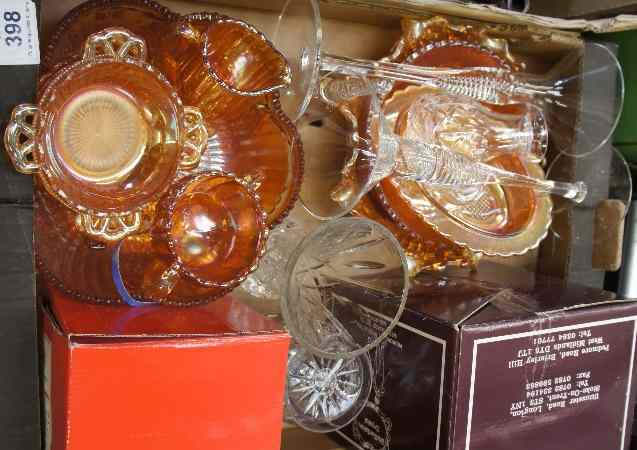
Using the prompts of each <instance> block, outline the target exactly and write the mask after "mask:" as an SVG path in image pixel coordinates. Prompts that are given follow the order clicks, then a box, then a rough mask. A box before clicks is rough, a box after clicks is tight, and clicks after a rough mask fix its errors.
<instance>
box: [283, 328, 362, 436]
mask: <svg viewBox="0 0 637 450" xmlns="http://www.w3.org/2000/svg"><path fill="white" fill-rule="evenodd" d="M343 345H344V343H343V342H342V340H341V339H339V338H338V337H337V336H328V337H326V338H325V340H324V341H323V342H322V346H323V347H324V348H326V349H334V348H339V347H340V348H342V347H343ZM373 379H374V372H373V368H372V363H371V359H370V357H369V355H368V354H367V353H363V354H361V355H358V356H354V357H351V358H339V359H328V358H322V357H320V356H316V355H314V354H313V353H311V352H310V351H308V350H307V349H306V348H304V347H303V346H301V345H298V344H297V343H295V342H294V341H293V343H292V346H291V348H290V351H289V353H288V372H287V385H286V390H285V416H286V420H290V421H292V422H294V423H296V424H297V425H299V426H300V427H302V428H305V429H306V430H309V431H313V432H317V433H328V432H331V431H336V430H338V429H341V428H343V427H344V426H346V425H348V424H349V423H351V422H352V421H353V420H354V419H355V418H356V417H357V416H358V415H359V414H360V412H361V411H362V410H363V408H364V407H365V405H366V404H367V401H368V399H369V396H370V393H371V389H372V385H373Z"/></svg>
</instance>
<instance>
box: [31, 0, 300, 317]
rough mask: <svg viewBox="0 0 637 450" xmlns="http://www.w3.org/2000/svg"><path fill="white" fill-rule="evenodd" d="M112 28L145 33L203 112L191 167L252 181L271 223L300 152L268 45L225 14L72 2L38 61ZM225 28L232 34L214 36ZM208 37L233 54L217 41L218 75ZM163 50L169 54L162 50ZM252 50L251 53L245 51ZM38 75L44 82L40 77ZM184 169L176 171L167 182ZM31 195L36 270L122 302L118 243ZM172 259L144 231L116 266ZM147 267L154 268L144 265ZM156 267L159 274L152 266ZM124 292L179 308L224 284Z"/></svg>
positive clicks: (289, 192) (158, 58)
mask: <svg viewBox="0 0 637 450" xmlns="http://www.w3.org/2000/svg"><path fill="white" fill-rule="evenodd" d="M111 25H119V26H125V27H128V28H129V29H130V30H131V31H134V32H135V33H137V34H138V35H139V36H140V37H142V38H143V39H145V40H146V41H147V42H148V47H149V48H148V58H149V60H150V61H152V62H153V64H156V65H157V68H158V69H159V70H160V71H161V72H162V73H164V74H165V75H166V77H167V78H168V79H169V81H170V82H171V84H173V86H175V87H176V88H178V89H179V90H180V92H182V93H183V94H184V95H186V96H187V97H188V98H190V99H196V100H197V102H198V104H200V105H201V107H202V108H203V109H204V110H205V112H204V120H205V122H206V124H208V125H209V126H210V128H209V129H208V130H209V136H208V137H209V138H208V142H207V146H206V149H205V151H204V152H203V155H202V160H201V164H200V165H199V166H198V168H197V170H196V171H191V172H190V173H192V172H195V173H208V172H213V171H214V172H223V173H233V174H234V175H235V176H237V177H239V178H241V179H244V180H246V182H249V183H250V185H251V186H253V187H254V189H255V191H256V194H258V196H259V198H260V202H261V207H262V209H263V210H264V211H265V212H266V213H267V224H268V225H269V226H272V225H274V224H276V223H278V222H279V221H280V220H282V219H283V218H284V217H285V215H286V214H287V213H288V211H289V210H290V209H291V207H292V205H293V204H294V202H295V201H296V199H297V197H298V191H299V187H300V184H301V178H302V173H303V154H302V146H301V141H300V139H299V136H298V133H297V131H296V128H295V127H294V125H293V124H292V123H291V121H290V120H289V119H288V118H287V117H286V116H285V115H284V114H283V112H282V110H281V108H280V105H279V101H278V93H277V92H276V89H277V86H278V85H280V84H281V83H284V82H286V80H287V74H286V70H287V65H286V64H285V61H284V60H283V61H282V60H281V59H280V58H279V57H280V55H279V54H278V52H276V51H275V50H274V49H273V48H272V46H271V44H270V43H269V42H268V41H267V40H266V39H265V38H264V37H263V35H262V34H260V33H259V32H258V31H257V30H255V29H254V28H252V27H251V26H249V25H247V24H245V23H244V22H241V21H237V20H234V19H231V18H227V17H225V16H220V15H217V14H200V15H197V16H190V17H186V18H182V17H180V16H178V15H177V14H174V13H172V12H171V11H169V10H168V9H166V8H164V7H162V6H160V5H158V4H157V3H154V2H151V1H146V0H133V1H118V0H115V1H112V0H99V1H90V2H87V3H85V4H82V5H80V6H78V7H77V8H76V9H74V10H73V11H71V12H70V13H69V14H68V15H67V16H66V17H65V18H64V19H63V20H62V21H61V25H60V26H59V27H58V29H57V30H56V32H55V33H54V35H53V36H52V38H51V40H50V44H49V45H48V46H47V48H46V54H45V56H44V58H43V59H44V60H45V64H44V66H45V67H46V68H49V69H48V70H51V68H54V67H60V66H63V65H66V64H69V62H73V61H75V60H77V59H78V58H80V57H81V51H82V48H81V40H82V39H83V38H84V37H85V36H88V35H90V34H91V33H92V32H93V31H94V30H96V29H97V30H99V29H101V28H103V27H106V26H111ZM194 27H197V29H198V30H199V31H197V33H196V34H193V36H192V37H193V40H182V37H183V36H182V35H181V32H182V31H184V30H187V29H189V28H190V29H194ZM225 33H228V34H230V35H231V36H230V38H228V39H225V40H224V39H222V37H223V35H224V34H225ZM175 38H176V39H177V40H179V41H180V45H182V47H180V48H179V49H178V51H176V48H175V47H174V46H173V45H172V44H174V43H175ZM171 41H172V43H171ZM215 42H219V43H220V45H222V44H224V45H226V46H230V47H232V48H234V49H235V50H236V51H235V53H232V52H230V53H229V52H227V51H226V50H227V47H223V46H222V47H219V48H220V49H221V50H222V52H223V54H228V55H231V56H232V57H231V58H230V59H229V60H226V62H227V64H228V66H225V67H226V69H228V70H226V71H225V72H224V70H223V69H224V66H223V65H219V64H216V65H215V63H214V62H211V61H209V58H208V57H209V55H212V56H214V54H215V49H216V47H215ZM164 48H167V49H170V51H166V52H163V49H164ZM254 48H256V49H257V50H258V51H257V52H256V53H255V54H254V55H249V53H250V51H251V49H254ZM237 49H239V50H240V51H239V50H237ZM246 52H247V53H246ZM246 55H248V56H250V58H248V59H249V60H248V62H247V64H246V74H248V75H250V76H245V77H242V78H241V77H240V78H237V79H235V78H233V77H232V76H231V74H232V73H234V72H232V69H233V68H236V67H237V64H238V63H237V61H240V60H242V59H243V60H245V57H246ZM233 64H234V65H233ZM275 66H276V70H274V67H275ZM263 67H270V68H272V69H273V70H274V75H272V76H264V75H263V70H262V69H263ZM253 75H254V76H256V77H257V78H256V79H255V80H256V81H254V80H253V79H252V76H253ZM43 77H44V82H45V81H46V77H47V75H46V73H44V74H43ZM220 81H221V82H220ZM42 83H43V81H41V84H42ZM233 87H234V89H233ZM187 175H188V173H187V172H179V173H178V176H177V178H176V179H175V182H178V181H179V179H181V177H183V176H187ZM36 191H37V193H36V206H37V208H36V211H35V220H36V221H37V227H38V235H37V236H36V257H37V263H38V268H39V270H40V271H41V272H42V273H44V274H45V275H46V276H47V277H49V278H51V279H53V280H54V281H55V283H56V284H57V285H58V286H59V287H60V288H62V289H63V290H64V291H65V292H67V293H69V294H72V295H73V296H75V297H77V298H79V299H82V300H89V301H93V302H102V303H103V302H108V303H121V302H122V301H121V299H120V297H119V295H118V292H117V290H116V287H115V285H114V283H113V280H112V275H111V265H112V260H113V258H112V255H113V251H114V249H115V248H116V245H117V244H116V243H108V242H107V243H100V242H94V241H93V240H91V239H90V238H89V237H87V236H82V235H81V234H80V233H79V232H78V228H77V224H76V222H75V220H74V218H73V217H72V212H71V211H70V210H68V209H67V208H65V207H64V206H63V205H61V204H59V202H56V201H55V200H54V199H53V198H52V197H50V196H49V195H48V193H46V192H41V187H40V189H36ZM155 208H156V205H155V204H152V205H150V206H149V208H148V210H147V211H145V214H146V216H145V217H144V223H151V222H152V221H153V220H154V218H155V217H154V216H155ZM147 228H148V226H145V229H147ZM149 249H152V250H149ZM149 252H150V254H149ZM171 258H172V255H171V253H170V249H169V247H168V245H166V244H165V242H158V241H156V240H155V239H154V237H153V235H152V233H144V234H140V235H137V236H135V237H134V238H133V237H131V239H130V240H128V241H127V242H126V250H125V251H124V252H122V260H121V262H122V264H123V265H125V266H127V267H130V265H137V266H138V267H140V268H142V267H143V273H144V274H145V276H148V277H153V276H154V275H161V273H162V272H161V271H160V272H157V271H158V270H160V268H161V267H164V269H165V266H162V263H165V262H169V261H170V260H171ZM149 264H150V265H151V266H152V265H153V264H154V265H156V267H154V268H153V267H145V266H148V265H149ZM154 269H157V270H155V272H153V270H154ZM140 285H142V284H140ZM129 288H130V292H131V294H132V295H134V296H135V297H136V298H138V299H140V300H146V301H152V300H158V301H159V302H161V303H164V304H170V305H178V306H187V305H193V304H198V303H204V302H208V301H210V300H212V299H214V298H217V297H219V296H221V295H223V294H225V293H227V292H229V291H230V289H231V287H229V286H223V287H216V286H204V285H201V284H200V283H197V282H196V281H194V280H193V279H190V278H188V277H182V278H180V279H179V280H178V281H177V282H176V284H175V286H174V287H173V289H172V291H171V293H170V295H169V296H167V297H166V298H161V299H157V298H155V299H153V298H151V297H150V296H148V295H146V294H147V293H146V292H144V291H143V290H142V291H140V290H139V289H136V287H135V286H134V285H132V286H129Z"/></svg>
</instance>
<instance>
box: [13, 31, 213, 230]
mask: <svg viewBox="0 0 637 450" xmlns="http://www.w3.org/2000/svg"><path fill="white" fill-rule="evenodd" d="M207 137H208V134H207V130H206V127H205V125H204V123H203V115H202V114H201V112H200V111H199V109H198V108H194V107H184V106H183V104H182V102H181V100H180V98H179V96H178V95H177V93H176V91H175V90H174V89H173V88H172V86H171V85H170V83H169V82H168V81H167V80H166V78H165V77H164V76H163V75H162V74H161V73H159V72H158V71H157V70H156V69H155V68H154V67H152V66H151V65H149V64H148V63H146V44H145V42H144V41H143V40H142V39H140V38H138V37H136V36H134V35H132V34H131V33H130V32H128V31H127V30H125V29H123V28H107V29H105V30H102V31H100V32H98V33H95V34H93V35H91V36H89V38H88V39H87V41H86V44H85V48H84V53H83V56H82V58H81V60H80V61H77V62H75V63H73V64H70V65H67V66H65V67H63V68H61V69H60V70H59V71H58V72H57V73H55V74H54V75H52V76H51V77H50V78H48V79H47V80H46V81H45V83H44V86H43V90H42V94H41V96H40V98H39V102H38V105H37V106H36V105H18V106H17V107H16V108H15V109H14V111H13V114H12V117H11V121H10V122H9V125H8V127H7V129H6V131H5V148H6V150H7V153H8V154H9V157H10V159H11V161H12V163H13V165H14V166H15V168H16V170H18V171H19V172H21V173H26V174H32V173H37V174H38V176H39V178H40V180H41V182H42V185H43V186H44V187H45V189H46V190H47V191H48V192H49V193H51V194H52V195H53V196H54V197H55V198H57V199H58V200H59V201H61V202H62V203H63V204H65V205H66V206H67V207H69V208H71V209H72V210H74V211H76V212H77V213H78V216H77V222H78V224H80V227H81V229H82V230H83V231H84V232H86V233H87V234H89V235H91V236H92V237H94V238H96V239H99V240H106V241H112V240H118V239H121V238H123V237H124V236H126V235H128V234H130V233H133V232H136V231H137V230H138V229H139V227H140V225H141V222H142V212H143V208H144V207H145V206H146V205H148V204H149V203H150V202H153V201H156V200H157V199H158V198H159V197H160V196H161V195H162V194H163V193H164V192H165V191H166V190H167V188H168V187H169V185H170V183H171V182H172V180H173V179H174V177H175V175H176V173H177V170H178V169H182V170H188V169H192V168H194V167H196V166H197V165H198V163H199V160H200V157H201V153H202V150H203V149H204V146H205V145H206V141H207Z"/></svg>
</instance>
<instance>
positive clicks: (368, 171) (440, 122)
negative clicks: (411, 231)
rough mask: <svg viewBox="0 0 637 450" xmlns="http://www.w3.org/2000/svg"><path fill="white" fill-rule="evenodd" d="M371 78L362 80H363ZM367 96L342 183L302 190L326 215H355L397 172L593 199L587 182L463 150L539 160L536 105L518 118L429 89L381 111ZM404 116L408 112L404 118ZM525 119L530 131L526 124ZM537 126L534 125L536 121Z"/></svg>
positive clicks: (445, 184) (436, 182) (455, 184)
mask: <svg viewBox="0 0 637 450" xmlns="http://www.w3.org/2000/svg"><path fill="white" fill-rule="evenodd" d="M366 82H367V81H366V80H364V79H359V82H358V84H361V83H363V84H364V83H366ZM365 99H366V103H365V105H366V110H367V119H366V120H367V127H366V129H365V127H363V130H361V129H360V128H361V124H360V123H359V121H358V119H357V118H354V119H353V120H352V121H351V123H354V124H355V126H354V129H353V130H352V131H351V132H349V134H348V135H347V137H346V139H347V146H348V147H349V152H347V153H346V154H348V155H349V156H348V157H347V158H348V159H347V160H346V161H345V162H344V163H343V164H341V165H340V166H339V167H338V171H339V173H338V174H337V176H338V181H337V182H336V183H333V184H332V188H331V190H330V192H329V193H328V196H326V197H329V198H320V197H318V196H316V195H311V194H312V193H306V192H303V191H302V192H301V199H302V200H303V203H304V206H305V207H306V208H307V209H308V210H309V212H310V213H311V214H312V215H314V216H315V217H317V218H319V219H331V218H334V217H340V216H343V215H346V214H348V213H349V212H350V211H351V210H352V209H353V208H354V206H355V205H356V204H357V203H358V202H359V201H360V199H361V198H362V197H363V196H364V195H366V194H367V193H368V192H369V191H370V190H371V189H372V188H373V187H374V186H376V184H377V183H378V182H379V181H380V180H382V179H383V178H385V177H387V176H389V175H390V174H392V173H393V174H394V176H396V177H402V178H407V179H412V180H415V181H418V182H420V183H423V184H424V185H427V186H428V187H436V188H445V189H455V190H462V189H466V188H475V187H479V186H485V185H500V186H503V187H522V188H526V189H529V190H531V191H533V192H535V193H536V194H553V195H557V196H563V197H565V198H567V199H570V200H571V201H573V202H581V201H582V200H583V198H584V197H585V196H586V185H585V184H584V183H582V182H579V183H570V182H555V181H550V180H543V179H539V178H535V177H531V176H528V175H525V174H522V173H516V172H513V171H510V170H505V169H503V168H498V167H495V166H492V165H489V164H486V163H484V162H481V161H479V160H477V159H474V158H473V157H469V156H467V155H465V154H463V153H461V152H459V151H456V148H457V147H458V145H459V144H460V146H462V145H468V146H470V147H471V150H472V152H475V151H478V153H480V152H482V153H488V152H495V153H498V152H499V153H512V154H516V155H521V156H522V158H530V159H534V160H535V161H538V159H539V158H538V157H537V156H536V154H537V149H538V148H542V149H543V148H546V147H545V143H546V139H545V135H543V134H542V132H541V130H542V129H543V128H542V127H541V125H540V126H539V127H538V126H537V123H540V124H541V123H542V122H541V117H542V116H541V112H539V111H538V110H537V109H536V108H528V109H524V111H526V114H523V115H522V116H521V117H522V118H521V119H520V118H519V117H520V116H518V118H517V119H516V120H514V121H511V120H510V117H511V116H510V115H507V114H497V113H493V112H491V111H490V110H483V109H482V108H481V107H480V106H478V105H471V104H466V105H465V104H460V106H456V104H454V103H450V102H441V103H440V104H438V105H436V104H435V96H432V95H429V94H426V93H425V94H419V96H418V97H416V100H413V99H412V100H410V101H411V103H409V104H408V105H407V111H406V112H405V111H403V110H400V109H399V110H396V111H388V110H386V109H383V108H381V104H380V99H379V98H378V96H377V95H374V94H372V95H369V96H368V97H365ZM432 110H433V111H432ZM454 111H455V112H456V113H457V114H455V116H461V117H464V118H466V120H473V121H477V124H476V125H475V126H474V127H473V129H471V127H469V126H467V125H466V124H462V125H460V124H459V122H458V120H454V114H453V113H454ZM397 114H402V116H403V117H401V118H397V117H396V115H397ZM390 115H393V117H392V118H391V122H392V123H396V126H397V127H399V128H409V133H408V134H405V135H402V136H401V135H398V134H397V133H396V130H392V129H391V128H390V126H389V125H388V123H389V122H390ZM538 116H539V119H538V118H537V117H538ZM514 117H515V116H514ZM481 118H482V120H480V119H481ZM466 120H465V122H466ZM520 123H522V124H523V125H522V126H523V127H524V128H520V125H519V124H520ZM531 123H532V124H534V125H532V126H531V125H529V124H531ZM524 124H526V125H524ZM459 127H460V128H459ZM538 130H540V131H538ZM345 133H346V134H347V133H348V132H345ZM407 136H408V137H407ZM543 136H544V137H543ZM452 144H453V145H452ZM449 147H452V148H453V150H452V149H450V148H449ZM476 149H477V150H476ZM540 152H541V151H540ZM326 178H329V177H326Z"/></svg>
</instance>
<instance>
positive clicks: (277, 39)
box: [273, 0, 624, 155]
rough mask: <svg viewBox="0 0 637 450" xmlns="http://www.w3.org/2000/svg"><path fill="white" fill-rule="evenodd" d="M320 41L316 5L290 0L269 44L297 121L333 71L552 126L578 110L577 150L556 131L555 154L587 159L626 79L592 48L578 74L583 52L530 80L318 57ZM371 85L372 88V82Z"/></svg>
mask: <svg viewBox="0 0 637 450" xmlns="http://www.w3.org/2000/svg"><path fill="white" fill-rule="evenodd" d="M322 38H323V31H322V27H321V18H320V11H319V7H318V2H317V1H316V0H288V1H287V2H286V4H285V5H284V7H283V9H282V12H281V14H280V16H279V19H278V22H277V25H276V29H275V31H274V36H273V40H274V43H275V45H276V46H277V47H278V48H279V49H280V50H281V51H282V52H283V54H284V55H285V56H286V58H287V59H288V61H289V63H290V66H291V75H292V82H291V83H290V84H289V85H288V86H287V87H286V88H284V89H283V95H282V104H283V106H284V109H285V110H286V112H287V113H288V115H289V116H290V117H291V118H292V119H293V120H295V121H296V120H299V119H300V118H301V117H302V116H303V114H304V113H305V111H306V110H307V108H308V106H309V105H310V102H311V101H312V99H313V98H315V97H319V96H320V95H321V94H323V95H325V91H321V79H322V78H325V77H331V76H333V75H335V74H336V75H345V76H355V77H364V78H368V79H377V80H382V81H385V82H391V83H393V82H408V83H413V84H418V85H422V86H427V87H429V88H432V89H436V90H440V91H445V92H447V93H450V94H454V95H459V96H463V97H467V98H471V99H474V100H478V101H481V102H486V103H491V104H496V105H507V104H512V103H532V104H535V105H537V106H538V107H541V108H542V109H544V110H545V111H546V112H550V114H551V117H550V118H549V119H550V120H549V122H550V121H551V120H555V122H557V123H559V122H562V121H563V120H564V119H563V117H564V116H565V115H568V114H570V113H571V112H572V111H575V112H576V115H577V117H578V125H577V127H576V130H575V131H576V136H577V146H576V148H575V149H572V146H570V145H568V143H569V139H570V133H565V132H563V131H560V133H559V134H564V136H561V135H560V136H556V137H557V140H558V145H560V146H561V147H563V148H560V150H563V151H567V152H569V153H571V154H578V155H585V154H588V153H591V152H593V151H595V150H597V149H599V148H600V147H601V146H602V145H603V144H604V143H606V142H607V141H608V139H609V137H610V136H611V134H612V133H613V131H614V129H615V127H616V126H617V123H618V121H619V117H620V114H621V110H622V106H623V99H624V77H623V73H622V69H621V66H620V64H619V61H618V60H617V58H616V57H615V55H614V54H613V53H612V52H611V51H610V50H609V49H608V48H607V47H605V46H604V45H601V44H597V43H586V44H585V46H584V51H583V61H584V62H583V66H582V67H581V69H582V70H581V71H580V61H581V58H580V56H582V55H579V54H576V53H571V54H569V55H567V56H566V57H564V58H563V59H562V60H560V61H559V62H558V63H557V64H556V65H555V66H554V67H553V68H552V69H551V70H549V71H548V72H547V73H545V74H542V75H534V74H527V73H520V72H516V73H513V72H509V71H506V70H503V69H499V68H492V67H467V68H459V69H457V68H456V69H452V68H443V67H421V66H415V65H410V64H401V63H394V62H390V61H372V60H364V59H358V58H348V57H344V56H339V55H333V54H329V53H326V52H323V51H322V49H321V44H322ZM368 86H369V88H370V89H374V88H375V87H374V84H373V83H372V84H370V85H368ZM600 86H606V87H609V89H600ZM347 92H351V93H355V95H357V96H360V95H363V94H362V93H361V91H360V85H349V86H342V90H341V92H340V93H339V98H340V99H341V100H342V99H343V96H344V95H343V94H344V93H347ZM368 94H369V93H368ZM328 95H329V93H328ZM332 100H336V99H335V98H332Z"/></svg>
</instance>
